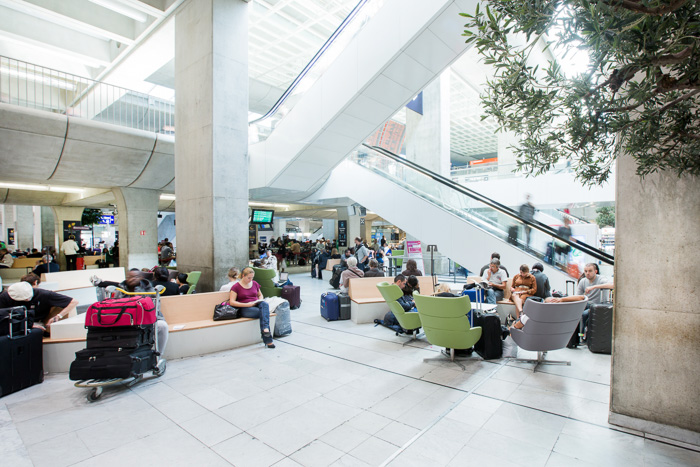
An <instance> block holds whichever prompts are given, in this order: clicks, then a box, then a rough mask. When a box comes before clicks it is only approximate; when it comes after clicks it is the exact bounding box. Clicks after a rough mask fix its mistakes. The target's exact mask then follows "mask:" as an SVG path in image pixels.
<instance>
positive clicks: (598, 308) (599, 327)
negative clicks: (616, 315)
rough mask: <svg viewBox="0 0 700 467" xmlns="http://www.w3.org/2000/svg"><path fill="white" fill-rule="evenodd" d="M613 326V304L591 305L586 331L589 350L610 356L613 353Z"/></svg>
mask: <svg viewBox="0 0 700 467" xmlns="http://www.w3.org/2000/svg"><path fill="white" fill-rule="evenodd" d="M612 326H613V305H612V303H595V304H591V306H590V308H589V315H588V329H587V331H586V341H587V342H588V350H590V351H591V352H594V353H604V354H608V355H610V354H611V353H612Z"/></svg>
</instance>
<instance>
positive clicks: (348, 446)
mask: <svg viewBox="0 0 700 467" xmlns="http://www.w3.org/2000/svg"><path fill="white" fill-rule="evenodd" d="M370 436H372V435H370V434H369V433H367V432H365V431H362V430H359V429H357V428H355V427H353V426H351V425H350V424H349V423H347V422H346V423H343V424H342V425H340V426H338V427H336V428H334V429H332V430H331V431H329V432H328V433H326V434H324V435H323V436H321V437H320V438H319V439H320V440H321V441H323V442H324V443H326V444H328V445H330V446H333V447H335V448H337V449H340V450H341V451H344V452H350V451H352V450H353V449H355V448H356V447H357V446H359V445H360V444H361V443H362V442H363V441H365V440H367V439H368V438H369V437H370Z"/></svg>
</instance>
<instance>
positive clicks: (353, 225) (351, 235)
mask: <svg viewBox="0 0 700 467" xmlns="http://www.w3.org/2000/svg"><path fill="white" fill-rule="evenodd" d="M337 212H338V220H339V221H342V220H346V221H348V244H347V246H346V247H341V249H342V250H345V249H346V248H350V247H354V246H355V237H361V236H362V232H360V216H348V208H347V207H342V208H338V209H337ZM335 238H338V234H337V232H336V236H335Z"/></svg>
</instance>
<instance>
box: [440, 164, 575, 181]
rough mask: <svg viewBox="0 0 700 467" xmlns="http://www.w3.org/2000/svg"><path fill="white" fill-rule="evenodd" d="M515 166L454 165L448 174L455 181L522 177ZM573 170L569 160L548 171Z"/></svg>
mask: <svg viewBox="0 0 700 467" xmlns="http://www.w3.org/2000/svg"><path fill="white" fill-rule="evenodd" d="M517 168H518V165H517V164H500V165H499V164H498V163H493V164H488V165H476V166H473V167H455V168H453V169H452V170H450V176H451V178H452V180H454V181H455V182H457V183H463V182H479V181H487V180H500V179H504V178H522V177H524V175H523V173H522V172H518V171H516V169H517ZM573 171H574V168H573V167H572V166H571V163H570V162H560V163H558V164H556V165H555V166H554V167H553V168H552V170H551V172H550V173H553V174H558V173H573Z"/></svg>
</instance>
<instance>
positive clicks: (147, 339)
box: [86, 326, 155, 350]
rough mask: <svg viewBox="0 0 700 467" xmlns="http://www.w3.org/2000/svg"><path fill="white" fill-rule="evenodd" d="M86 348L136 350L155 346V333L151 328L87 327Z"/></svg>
mask: <svg viewBox="0 0 700 467" xmlns="http://www.w3.org/2000/svg"><path fill="white" fill-rule="evenodd" d="M86 344H87V345H86V347H87V348H88V349H95V348H112V349H132V350H134V349H137V348H139V347H142V346H152V345H154V344H155V332H154V327H153V326H122V327H113V328H96V327H89V328H88V332H87V342H86Z"/></svg>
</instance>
